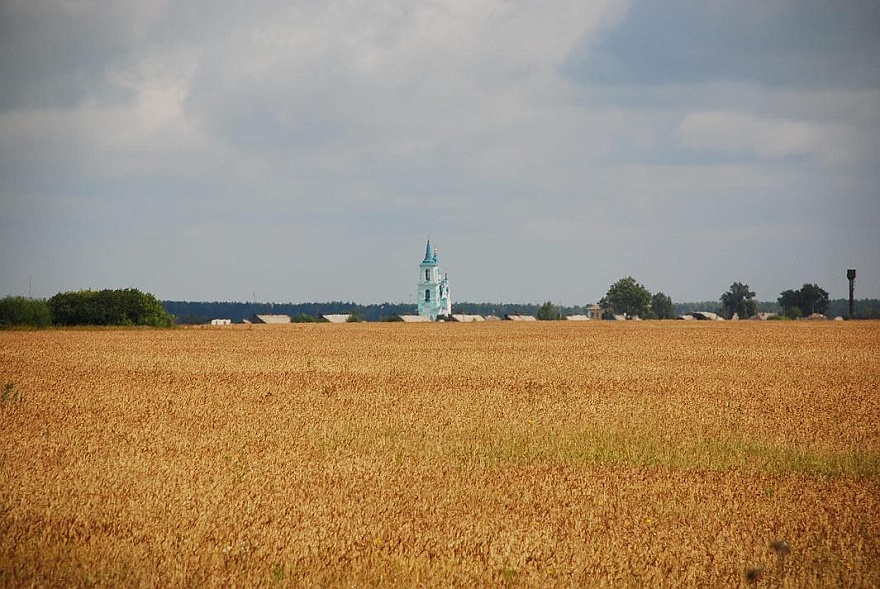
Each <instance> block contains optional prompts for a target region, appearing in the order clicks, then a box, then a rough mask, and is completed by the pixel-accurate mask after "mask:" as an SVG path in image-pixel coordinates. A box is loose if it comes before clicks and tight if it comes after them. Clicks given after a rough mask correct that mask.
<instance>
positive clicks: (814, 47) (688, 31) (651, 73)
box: [564, 0, 880, 89]
mask: <svg viewBox="0 0 880 589" xmlns="http://www.w3.org/2000/svg"><path fill="white" fill-rule="evenodd" d="M592 41H593V43H592V44H587V45H585V46H584V47H581V48H580V49H579V50H577V51H575V52H573V53H572V55H571V56H570V57H569V60H568V62H567V63H566V64H565V66H564V71H565V72H566V74H567V75H568V76H570V77H571V78H572V79H575V80H578V81H580V82H583V83H585V84H589V83H599V84H612V85H616V84H622V85H628V84H636V85H640V84H651V85H657V84H682V83H694V82H706V81H718V80H726V81H750V82H756V83H761V84H767V85H780V86H793V87H800V88H830V87H835V88H854V89H858V88H877V87H878V86H880V66H878V63H880V4H877V3H876V2H874V1H873V0H842V1H841V0H803V1H794V0H780V1H779V2H766V1H764V0H745V1H743V2H714V1H713V2H707V1H705V0H670V1H662V2H661V1H659V0H637V1H636V2H634V4H633V6H632V7H631V10H630V13H629V14H628V16H627V18H626V19H625V20H624V21H622V23H621V24H620V26H618V27H616V28H614V29H613V30H611V31H610V32H609V33H608V34H607V35H606V36H604V37H603V38H602V39H601V40H599V41H598V42H595V40H592Z"/></svg>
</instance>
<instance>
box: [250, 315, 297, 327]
mask: <svg viewBox="0 0 880 589" xmlns="http://www.w3.org/2000/svg"><path fill="white" fill-rule="evenodd" d="M250 322H251V323H265V324H269V325H281V324H284V323H290V315H259V314H258V315H254V316H253V317H251V321H250Z"/></svg>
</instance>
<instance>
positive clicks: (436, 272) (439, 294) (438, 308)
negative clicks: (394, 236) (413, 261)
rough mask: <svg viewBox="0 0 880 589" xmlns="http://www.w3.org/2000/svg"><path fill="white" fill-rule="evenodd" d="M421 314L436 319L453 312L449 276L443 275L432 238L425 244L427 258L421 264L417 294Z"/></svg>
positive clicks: (432, 319)
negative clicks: (432, 244)
mask: <svg viewBox="0 0 880 589" xmlns="http://www.w3.org/2000/svg"><path fill="white" fill-rule="evenodd" d="M416 300H417V301H418V310H419V315H421V316H422V317H426V318H428V319H430V320H431V321H436V320H437V317H438V316H440V315H451V314H452V300H451V299H450V296H449V277H448V276H446V275H445V274H444V275H442V276H441V273H440V263H439V262H438V261H437V250H436V249H433V250H432V249H431V239H430V238H428V243H427V244H426V245H425V259H423V260H422V262H421V263H420V264H419V284H418V291H417V294H416Z"/></svg>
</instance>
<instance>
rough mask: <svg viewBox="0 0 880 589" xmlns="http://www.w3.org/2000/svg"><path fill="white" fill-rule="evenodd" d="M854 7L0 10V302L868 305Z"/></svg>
mask: <svg viewBox="0 0 880 589" xmlns="http://www.w3.org/2000/svg"><path fill="white" fill-rule="evenodd" d="M878 227H880V3H878V2H876V1H875V0H774V1H773V2H767V1H766V0H739V1H721V0H633V1H624V0H591V1H590V2H585V1H584V0H552V1H549V2H548V1H547V0H431V1H426V2H412V1H411V0H300V1H290V0H247V1H244V0H188V1H187V2H173V1H171V0H167V1H166V0H137V1H135V0H116V1H113V0H0V296H4V295H7V294H13V295H27V296H33V297H49V296H52V295H53V294H55V293H56V292H61V291H70V290H79V289H87V288H91V289H103V288H127V287H133V288H139V289H141V290H143V291H145V292H151V293H153V294H154V295H156V296H157V297H158V298H160V299H166V300H191V301H199V300H206V301H214V300H221V301H252V300H257V301H261V302H307V301H329V300H345V301H354V302H358V303H364V304H366V303H380V302H384V301H388V302H403V303H406V302H410V303H412V302H415V296H416V292H415V291H416V284H417V281H418V277H419V272H418V263H419V262H420V261H421V259H422V257H423V256H424V251H425V240H426V239H427V237H428V236H430V238H431V241H432V244H433V245H434V246H435V247H436V248H437V250H438V256H439V259H440V263H441V266H442V267H443V268H444V269H445V270H446V271H447V272H448V274H449V279H450V285H451V292H452V296H453V300H454V301H455V300H459V301H471V302H482V301H491V302H503V303H540V302H543V301H546V300H552V301H553V302H554V303H557V304H563V305H583V304H589V303H593V302H596V301H598V300H599V299H600V298H601V297H602V296H603V295H604V294H605V293H606V291H607V290H608V288H609V286H610V285H611V284H612V283H613V282H615V281H616V280H618V279H620V278H623V277H626V276H632V277H634V278H635V279H636V280H637V281H639V282H640V283H642V284H643V285H644V286H645V287H647V288H648V290H650V291H651V292H658V291H661V292H664V293H666V294H667V295H669V296H671V297H672V299H673V300H674V301H677V302H681V301H703V300H717V299H718V298H719V297H720V295H721V294H722V293H723V292H725V291H726V290H727V289H728V288H729V287H730V285H731V284H732V283H733V282H743V283H746V284H748V285H749V286H750V287H751V289H752V290H754V291H755V292H756V294H757V298H758V299H759V300H775V299H776V298H777V297H778V296H779V293H780V292H781V291H783V290H786V289H790V288H795V289H796V288H799V287H800V286H801V285H802V284H804V283H816V284H819V285H820V286H822V287H823V288H825V290H827V291H828V292H829V293H830V295H831V297H832V298H843V297H846V296H847V284H848V283H847V280H846V270H847V268H856V269H857V271H858V277H857V278H856V296H857V297H859V298H880V230H878Z"/></svg>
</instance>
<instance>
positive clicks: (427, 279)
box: [425, 268, 431, 282]
mask: <svg viewBox="0 0 880 589" xmlns="http://www.w3.org/2000/svg"><path fill="white" fill-rule="evenodd" d="M430 280H431V270H429V269H428V268H425V282H428V281H430Z"/></svg>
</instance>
